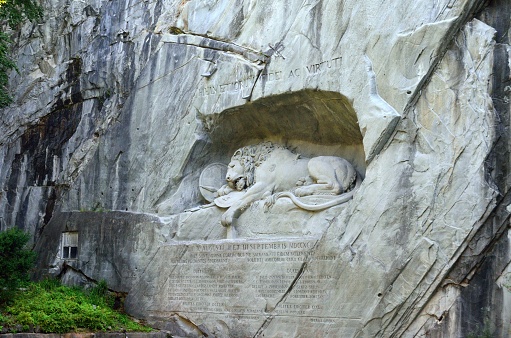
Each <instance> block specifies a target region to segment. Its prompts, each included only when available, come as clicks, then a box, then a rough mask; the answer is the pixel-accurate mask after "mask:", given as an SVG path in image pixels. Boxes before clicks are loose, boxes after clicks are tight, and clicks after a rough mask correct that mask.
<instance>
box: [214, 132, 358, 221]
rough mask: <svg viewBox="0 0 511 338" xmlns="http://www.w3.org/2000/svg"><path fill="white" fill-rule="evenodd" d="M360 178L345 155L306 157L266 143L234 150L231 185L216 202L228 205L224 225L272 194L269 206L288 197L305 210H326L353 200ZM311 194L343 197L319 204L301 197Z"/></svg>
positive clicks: (230, 166)
mask: <svg viewBox="0 0 511 338" xmlns="http://www.w3.org/2000/svg"><path fill="white" fill-rule="evenodd" d="M358 177H359V176H358V175H357V172H356V170H355V168H353V166H352V165H351V164H350V163H349V162H348V161H346V160H345V159H343V158H341V157H336V156H318V157H313V158H310V159H309V158H302V157H300V155H299V154H295V153H292V152H291V151H290V150H288V149H286V148H284V147H282V146H279V145H275V144H273V143H271V142H264V143H259V144H257V145H252V146H247V147H243V148H240V149H238V150H237V151H236V152H235V153H234V155H233V156H232V158H231V162H230V163H229V166H228V168H227V174H226V177H225V179H226V181H227V184H226V185H224V186H222V187H221V188H220V189H218V191H217V195H218V197H217V198H216V199H215V204H216V205H217V206H219V207H223V208H228V209H227V211H226V212H225V213H224V214H223V215H222V225H224V226H228V225H230V224H231V223H232V221H233V218H237V217H238V216H239V215H240V214H241V212H242V211H243V210H244V209H245V208H247V207H248V206H250V204H252V203H253V202H254V201H257V200H261V199H264V198H267V197H270V196H271V198H269V199H268V200H267V201H266V204H267V205H271V204H273V203H274V202H275V200H276V199H278V198H281V197H288V198H290V199H291V200H292V201H293V203H294V204H295V205H297V206H298V207H300V208H302V209H305V210H309V211H317V210H323V209H326V208H329V207H332V206H334V205H338V204H341V203H344V202H347V201H348V200H350V199H351V198H352V197H353V193H354V191H355V190H356V188H358V186H359V184H360V179H359V178H358ZM292 191H293V192H292ZM347 191H349V192H347ZM273 194H275V195H273ZM308 195H339V196H338V197H337V198H334V199H332V200H330V201H328V202H326V203H324V204H319V205H315V204H314V205H309V204H306V203H303V202H301V201H300V200H299V199H298V198H297V196H308Z"/></svg>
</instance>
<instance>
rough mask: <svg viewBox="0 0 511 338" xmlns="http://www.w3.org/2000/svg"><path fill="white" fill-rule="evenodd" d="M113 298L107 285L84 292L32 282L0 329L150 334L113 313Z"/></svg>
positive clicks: (3, 318) (0, 322) (1, 321)
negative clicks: (138, 332) (20, 328)
mask: <svg viewBox="0 0 511 338" xmlns="http://www.w3.org/2000/svg"><path fill="white" fill-rule="evenodd" d="M110 303H113V296H112V295H111V294H110V293H109V292H108V288H107V286H106V283H105V282H100V283H99V284H98V286H96V287H95V288H92V289H90V290H87V291H84V290H82V289H80V288H77V287H67V286H63V285H61V284H60V283H59V282H58V281H55V280H45V281H42V282H39V283H31V284H30V285H29V286H28V288H27V290H26V291H25V292H23V293H19V294H17V295H16V296H15V297H14V299H13V302H12V303H11V304H10V305H9V306H7V307H6V308H5V310H4V311H3V314H2V315H0V326H4V327H5V328H8V329H10V330H11V331H14V330H16V328H19V327H22V329H23V330H24V331H33V330H34V328H35V327H37V328H38V329H39V330H40V331H41V332H48V333H50V332H51V333H66V332H77V331H143V332H147V331H151V329H150V328H148V327H144V326H142V325H140V324H138V323H136V322H134V321H132V320H131V319H129V317H127V316H126V315H124V314H121V313H118V312H116V311H114V310H113V309H112V308H111V306H109V304H110Z"/></svg>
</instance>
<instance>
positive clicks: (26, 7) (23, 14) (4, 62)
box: [0, 0, 43, 108]
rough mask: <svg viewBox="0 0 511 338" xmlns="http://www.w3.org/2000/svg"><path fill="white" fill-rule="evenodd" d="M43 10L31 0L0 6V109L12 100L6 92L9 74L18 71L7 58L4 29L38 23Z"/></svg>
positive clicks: (8, 44) (21, 0) (6, 41)
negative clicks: (26, 21)
mask: <svg viewBox="0 0 511 338" xmlns="http://www.w3.org/2000/svg"><path fill="white" fill-rule="evenodd" d="M42 17H43V9H42V7H41V6H39V5H38V4H37V3H36V2H35V1H33V0H7V1H5V2H4V3H1V4H0V27H1V28H2V31H0V108H3V107H6V106H8V105H9V104H10V103H11V102H12V98H11V96H10V95H9V92H8V90H7V84H8V82H9V72H10V71H11V70H16V71H17V70H18V69H17V68H16V63H15V62H14V60H13V59H12V58H11V57H10V56H9V46H10V44H11V40H10V39H9V36H8V35H7V34H6V33H5V31H4V30H5V28H7V26H9V27H10V28H11V29H13V30H14V29H17V28H18V27H19V26H20V25H21V23H23V22H24V21H25V20H30V21H31V22H37V21H40V20H41V19H42Z"/></svg>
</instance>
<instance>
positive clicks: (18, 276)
mask: <svg viewBox="0 0 511 338" xmlns="http://www.w3.org/2000/svg"><path fill="white" fill-rule="evenodd" d="M29 238H30V237H29V235H28V234H27V233H24V232H23V231H21V230H19V229H17V228H13V229H10V230H7V231H3V232H0V304H1V303H3V302H6V301H7V300H9V298H11V297H12V295H13V293H14V292H15V291H16V289H17V288H19V287H20V286H23V285H25V284H26V283H28V281H29V271H30V269H31V268H32V266H33V265H34V261H35V253H34V252H32V251H30V250H28V249H25V246H26V244H27V243H28V240H29Z"/></svg>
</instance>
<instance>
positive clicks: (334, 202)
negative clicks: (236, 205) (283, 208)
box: [265, 173, 362, 211]
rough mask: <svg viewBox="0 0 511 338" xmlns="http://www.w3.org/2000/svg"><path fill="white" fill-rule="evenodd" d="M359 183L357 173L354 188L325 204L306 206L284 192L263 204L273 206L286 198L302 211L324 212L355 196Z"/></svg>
mask: <svg viewBox="0 0 511 338" xmlns="http://www.w3.org/2000/svg"><path fill="white" fill-rule="evenodd" d="M361 183H362V178H361V177H360V175H359V174H358V173H357V175H356V184H355V187H354V188H353V189H352V190H350V191H348V192H347V193H344V194H341V195H339V196H337V197H336V198H335V199H333V200H331V201H328V202H325V203H322V204H306V203H303V202H302V201H300V199H298V197H296V195H295V194H293V193H292V192H289V191H284V192H279V193H277V194H275V195H274V196H272V198H271V201H268V202H267V204H265V205H266V206H267V207H268V206H269V205H270V204H271V205H273V204H274V203H275V201H276V200H277V199H279V198H281V197H287V198H289V199H291V201H293V203H294V204H295V205H296V206H297V207H300V208H302V209H304V210H307V211H320V210H324V209H327V208H330V207H333V206H336V205H339V204H343V203H346V202H348V201H349V200H350V199H352V198H353V195H355V192H356V191H357V190H358V188H359V187H360V184H361Z"/></svg>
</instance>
